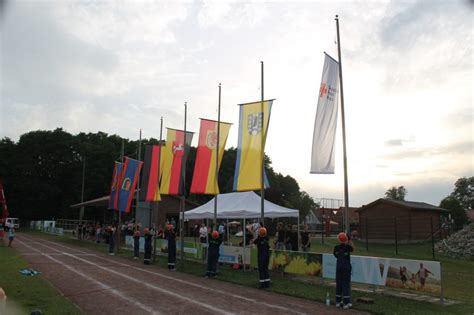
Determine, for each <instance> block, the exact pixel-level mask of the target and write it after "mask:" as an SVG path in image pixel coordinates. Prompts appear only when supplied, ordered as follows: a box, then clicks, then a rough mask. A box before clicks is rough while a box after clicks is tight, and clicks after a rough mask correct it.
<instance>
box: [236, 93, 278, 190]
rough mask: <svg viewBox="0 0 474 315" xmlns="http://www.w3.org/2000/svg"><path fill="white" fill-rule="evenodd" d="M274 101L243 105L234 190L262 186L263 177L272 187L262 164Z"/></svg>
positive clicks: (255, 188) (266, 183)
mask: <svg viewBox="0 0 474 315" xmlns="http://www.w3.org/2000/svg"><path fill="white" fill-rule="evenodd" d="M272 103H273V100H267V101H259V102H254V103H247V104H240V105H239V106H240V115H239V142H238V146H237V160H236V163H235V173H234V189H233V190H234V191H246V190H257V189H260V188H261V181H262V176H264V181H265V187H268V186H269V184H268V180H267V178H266V175H265V171H264V170H263V168H262V163H263V154H264V150H265V140H266V138H267V131H268V124H269V122H270V113H271V109H272ZM262 137H263V138H262Z"/></svg>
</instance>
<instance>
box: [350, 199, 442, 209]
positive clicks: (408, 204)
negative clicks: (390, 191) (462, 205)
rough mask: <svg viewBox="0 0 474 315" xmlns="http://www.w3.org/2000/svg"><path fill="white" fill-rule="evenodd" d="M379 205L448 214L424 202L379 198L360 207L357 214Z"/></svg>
mask: <svg viewBox="0 0 474 315" xmlns="http://www.w3.org/2000/svg"><path fill="white" fill-rule="evenodd" d="M379 203H389V204H392V205H398V206H401V207H404V208H409V209H412V210H432V211H439V212H449V210H447V209H443V208H440V207H437V206H433V205H430V204H428V203H425V202H418V201H402V200H393V199H386V198H380V199H377V200H375V201H373V202H371V203H369V204H368V205H363V206H362V207H360V208H359V209H358V210H356V211H358V212H360V211H363V210H365V209H367V208H370V207H372V206H374V205H376V204H379Z"/></svg>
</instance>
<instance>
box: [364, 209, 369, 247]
mask: <svg viewBox="0 0 474 315" xmlns="http://www.w3.org/2000/svg"><path fill="white" fill-rule="evenodd" d="M365 249H366V250H367V251H369V217H365Z"/></svg>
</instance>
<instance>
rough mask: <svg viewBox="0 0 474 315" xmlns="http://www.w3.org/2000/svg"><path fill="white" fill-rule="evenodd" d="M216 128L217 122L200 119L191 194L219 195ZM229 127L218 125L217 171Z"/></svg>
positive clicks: (228, 125)
mask: <svg viewBox="0 0 474 315" xmlns="http://www.w3.org/2000/svg"><path fill="white" fill-rule="evenodd" d="M217 126H218V122H217V121H215V120H208V119H202V118H201V128H200V131H199V143H198V148H197V153H196V162H195V164H194V173H193V182H192V184H191V193H192V194H210V195H217V194H219V186H218V185H217V175H218V174H216V158H217V157H216V150H217ZM230 126H231V124H229V123H223V122H221V123H220V128H219V159H218V162H217V163H218V166H217V169H218V170H219V168H220V166H221V161H222V156H223V155H224V148H225V143H226V142H227V136H228V135H229V129H230Z"/></svg>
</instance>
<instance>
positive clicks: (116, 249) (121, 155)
mask: <svg viewBox="0 0 474 315" xmlns="http://www.w3.org/2000/svg"><path fill="white" fill-rule="evenodd" d="M124 155H125V140H124V139H123V138H122V148H121V149H120V162H122V171H123V158H124ZM117 208H118V207H117ZM117 214H118V225H117V230H116V233H115V234H116V235H117V237H116V240H117V242H116V246H115V254H118V252H119V247H120V229H121V228H120V226H121V225H122V223H121V213H120V209H117Z"/></svg>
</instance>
